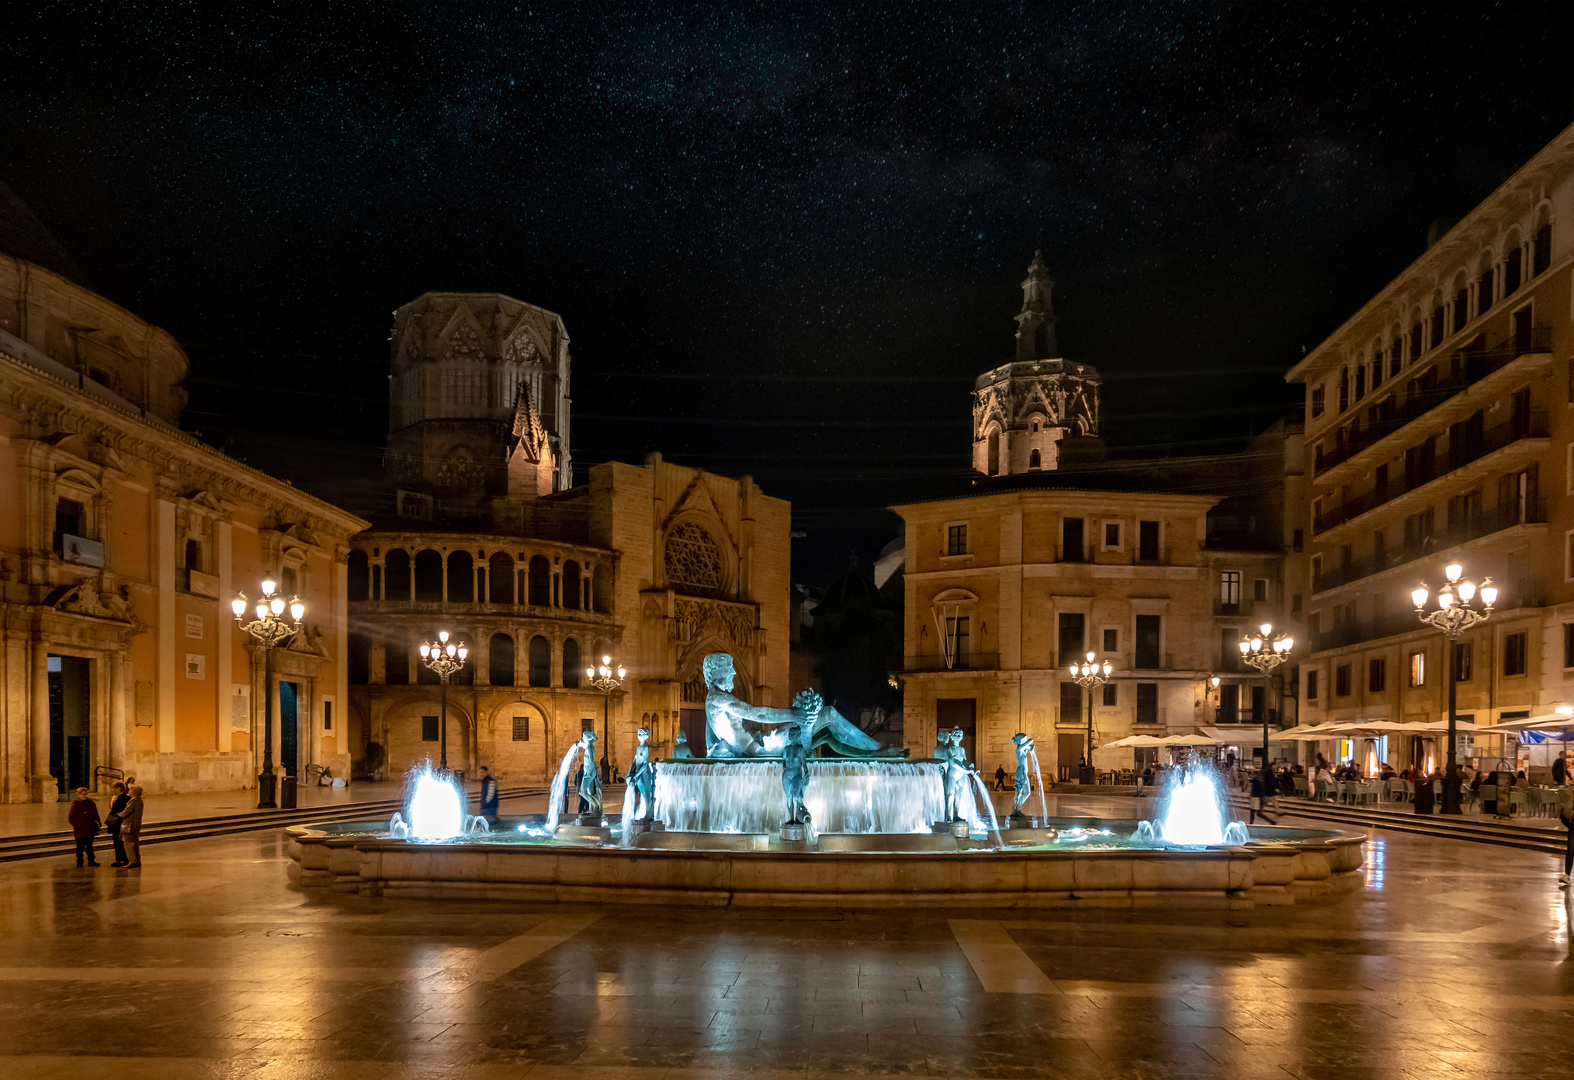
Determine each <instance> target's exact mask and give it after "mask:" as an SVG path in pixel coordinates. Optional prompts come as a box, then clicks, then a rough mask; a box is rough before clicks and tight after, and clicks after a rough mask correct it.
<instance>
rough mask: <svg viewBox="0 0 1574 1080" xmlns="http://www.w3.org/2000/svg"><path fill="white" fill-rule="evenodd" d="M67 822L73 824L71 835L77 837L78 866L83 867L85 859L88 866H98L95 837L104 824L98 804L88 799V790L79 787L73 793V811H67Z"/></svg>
mask: <svg viewBox="0 0 1574 1080" xmlns="http://www.w3.org/2000/svg"><path fill="white" fill-rule="evenodd" d="M66 820H67V821H69V822H70V823H71V835H72V836H74V837H76V842H77V865H78V866H81V865H82V860H83V858H84V857H85V858H86V859H87V865H88V866H97V865H98V859H96V858H95V857H94V856H93V837H95V836H97V835H98V830H99V829H101V828H103V827H104V824H103V822H101V821H100V820H99V818H98V803H96V802H94V801H93V800H92V799H91V798H89V797H88V793H87V788H85V787H79V788H77V789H76V790H75V791H74V792H72V793H71V809H69V810H67V811H66Z"/></svg>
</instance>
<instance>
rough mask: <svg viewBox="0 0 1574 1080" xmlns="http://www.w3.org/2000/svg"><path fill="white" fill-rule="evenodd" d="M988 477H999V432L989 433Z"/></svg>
mask: <svg viewBox="0 0 1574 1080" xmlns="http://www.w3.org/2000/svg"><path fill="white" fill-rule="evenodd" d="M989 475H990V476H999V475H1000V432H998V431H991V432H990V433H989Z"/></svg>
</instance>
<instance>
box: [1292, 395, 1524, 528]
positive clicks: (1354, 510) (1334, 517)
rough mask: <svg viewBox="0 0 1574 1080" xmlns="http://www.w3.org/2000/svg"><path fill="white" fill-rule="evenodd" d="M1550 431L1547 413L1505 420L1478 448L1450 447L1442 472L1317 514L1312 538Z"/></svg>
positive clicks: (1423, 472) (1425, 473)
mask: <svg viewBox="0 0 1574 1080" xmlns="http://www.w3.org/2000/svg"><path fill="white" fill-rule="evenodd" d="M1547 430H1548V429H1547V414H1546V412H1544V411H1542V412H1532V413H1530V414H1529V415H1527V416H1522V417H1516V418H1515V419H1512V420H1507V421H1504V422H1503V423H1501V424H1498V425H1497V426H1496V427H1493V428H1490V429H1489V430H1488V431H1487V432H1486V434H1485V435H1484V436H1482V438H1481V441H1480V443H1479V444H1478V445H1470V444H1466V445H1463V446H1461V447H1459V448H1458V449H1457V450H1456V449H1454V448H1450V451H1449V455H1448V462H1447V465H1446V467H1445V468H1443V469H1439V468H1437V466H1436V465H1435V464H1434V465H1433V466H1432V467H1431V468H1427V469H1418V470H1417V471H1416V474H1415V475H1413V476H1412V475H1410V474H1409V473H1406V474H1405V476H1404V477H1403V479H1399V480H1390V481H1389V482H1388V483H1387V484H1385V485H1384V486H1382V487H1374V488H1372V490H1371V491H1368V492H1365V493H1364V494H1361V495H1357V496H1356V497H1355V498H1353V499H1351V500H1349V501H1348V502H1346V503H1344V504H1343V505H1341V506H1336V507H1334V508H1332V509H1330V510H1328V511H1326V512H1324V513H1321V514H1318V515H1317V516H1316V517H1315V518H1314V519H1313V520H1312V535H1314V536H1321V535H1322V534H1323V533H1326V532H1328V531H1329V530H1331V529H1335V528H1337V527H1338V526H1340V525H1343V524H1345V523H1346V522H1348V521H1354V520H1355V519H1356V518H1358V517H1360V516H1361V515H1362V514H1366V513H1369V512H1371V511H1373V510H1376V509H1377V508H1378V507H1380V506H1383V505H1385V504H1386V503H1390V502H1393V501H1394V500H1395V499H1397V498H1399V497H1400V496H1401V495H1408V494H1409V493H1410V492H1412V491H1416V490H1419V489H1420V488H1422V487H1425V486H1426V485H1427V484H1430V483H1432V481H1434V480H1437V479H1439V478H1441V477H1446V476H1447V475H1448V474H1449V473H1451V472H1453V471H1455V470H1456V469H1462V468H1464V467H1465V466H1466V465H1469V464H1471V463H1472V462H1476V461H1480V460H1481V459H1482V458H1484V457H1486V456H1487V455H1488V454H1495V453H1497V452H1498V451H1499V450H1502V449H1504V448H1505V447H1509V446H1512V445H1513V444H1514V443H1516V442H1520V441H1522V440H1524V439H1545V438H1546V437H1547Z"/></svg>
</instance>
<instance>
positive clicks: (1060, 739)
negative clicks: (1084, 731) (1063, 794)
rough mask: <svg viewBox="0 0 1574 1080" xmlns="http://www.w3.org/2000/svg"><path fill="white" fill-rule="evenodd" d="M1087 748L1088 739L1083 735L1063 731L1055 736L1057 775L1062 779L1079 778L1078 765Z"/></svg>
mask: <svg viewBox="0 0 1574 1080" xmlns="http://www.w3.org/2000/svg"><path fill="white" fill-rule="evenodd" d="M1086 746H1087V739H1086V738H1085V737H1084V736H1082V735H1073V734H1070V733H1069V732H1065V731H1062V732H1059V733H1058V734H1057V735H1056V736H1055V774H1056V775H1057V776H1058V777H1060V779H1062V780H1075V779H1076V778H1077V763H1078V762H1080V761H1081V760H1082V755H1083V752H1084V750H1085V749H1086Z"/></svg>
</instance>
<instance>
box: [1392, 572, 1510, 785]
mask: <svg viewBox="0 0 1574 1080" xmlns="http://www.w3.org/2000/svg"><path fill="white" fill-rule="evenodd" d="M1464 573H1465V568H1464V567H1463V566H1460V565H1459V564H1458V563H1449V564H1448V565H1447V566H1445V567H1443V576H1444V577H1445V578H1447V579H1448V581H1447V583H1446V584H1445V585H1444V586H1443V587H1442V588H1441V589H1439V590H1437V607H1436V608H1434V609H1433V610H1431V611H1428V610H1427V608H1426V602H1427V597H1428V589H1427V587H1426V584H1425V583H1424V582H1423V583H1422V584H1420V585H1418V586H1416V587H1415V588H1414V589H1412V590H1410V601H1411V603H1413V604H1415V606H1416V617H1417V618H1419V619H1420V620H1421V621H1422V622H1423V623H1425V624H1426V625H1427V626H1430V627H1432V628H1433V629H1434V630H1441V631H1442V632H1443V635H1444V637H1446V638H1447V640H1448V656H1447V657H1445V659H1444V666H1446V667H1447V668H1448V756H1447V758H1446V759H1445V760H1446V764H1445V765H1444V766H1443V813H1445V814H1457V813H1459V812H1460V810H1459V775H1458V768H1459V764H1458V761H1457V759H1456V755H1455V752H1454V742H1455V735H1456V732H1457V728H1458V726H1459V718H1458V716H1457V715H1456V714H1455V711H1454V708H1455V687H1454V676H1455V675H1456V674H1457V672H1455V670H1454V642H1456V641H1457V640H1459V635H1460V634H1463V633H1464V632H1465V631H1466V630H1470V629H1472V628H1474V627H1476V626H1479V625H1480V624H1481V623H1484V622H1486V621H1487V617H1488V616H1490V615H1491V614H1492V605H1493V604H1495V603H1497V586H1495V585H1493V584H1492V579H1491V578H1483V579H1482V580H1481V585H1480V588H1479V589H1478V588H1477V586H1476V583H1475V582H1473V581H1470V580H1467V579H1466V578H1465V576H1464ZM1478 594H1479V595H1480V597H1481V607H1479V608H1478V607H1476V606H1475V605H1474V601H1475V599H1476V596H1477V595H1478Z"/></svg>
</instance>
